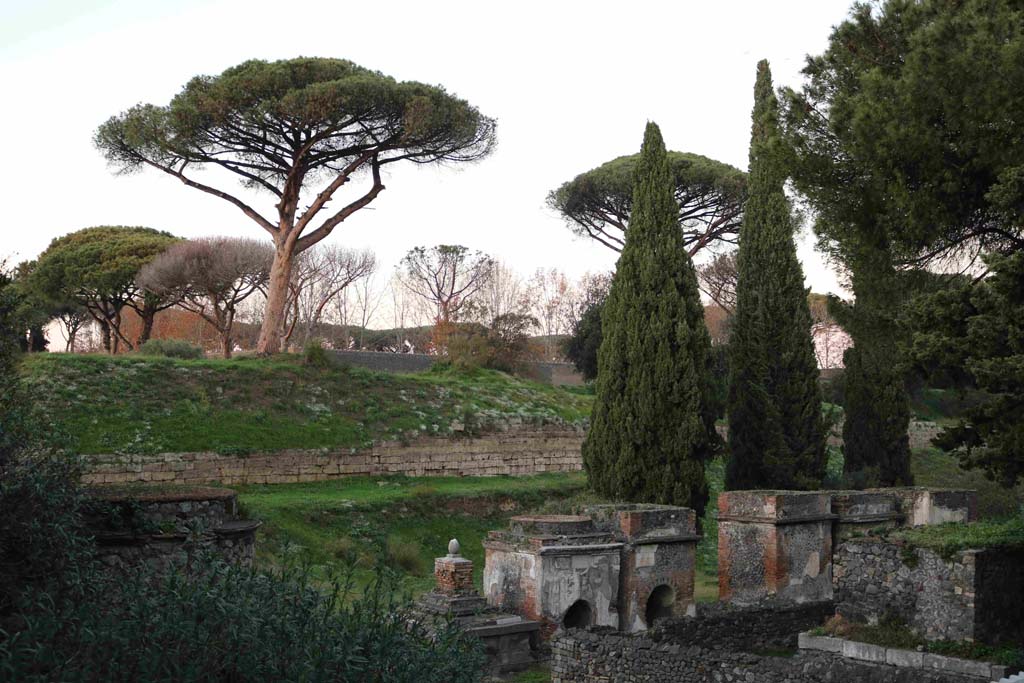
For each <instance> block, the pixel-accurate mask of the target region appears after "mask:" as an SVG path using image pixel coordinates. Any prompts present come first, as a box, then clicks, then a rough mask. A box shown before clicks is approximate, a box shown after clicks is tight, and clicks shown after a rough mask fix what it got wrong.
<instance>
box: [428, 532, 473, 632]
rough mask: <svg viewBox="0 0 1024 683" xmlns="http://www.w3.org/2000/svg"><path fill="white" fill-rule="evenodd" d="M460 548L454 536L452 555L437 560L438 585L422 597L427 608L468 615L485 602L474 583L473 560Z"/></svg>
mask: <svg viewBox="0 0 1024 683" xmlns="http://www.w3.org/2000/svg"><path fill="white" fill-rule="evenodd" d="M460 550H461V548H460V546H459V542H458V541H457V540H455V539H454V538H453V539H452V540H451V541H449V542H448V555H446V556H445V557H438V558H436V559H435V560H434V579H435V580H436V581H437V586H436V587H435V588H434V590H433V591H431V592H429V593H427V594H425V595H424V596H423V597H422V598H421V599H420V604H421V605H422V606H423V607H424V609H426V610H427V611H429V612H434V613H437V614H451V615H453V616H466V615H469V614H473V613H474V612H477V611H479V610H481V609H483V607H484V606H485V602H484V599H483V598H482V597H481V596H480V594H479V593H477V591H476V589H475V588H474V587H473V562H472V561H471V560H467V559H466V558H464V557H462V555H460V554H459V552H460Z"/></svg>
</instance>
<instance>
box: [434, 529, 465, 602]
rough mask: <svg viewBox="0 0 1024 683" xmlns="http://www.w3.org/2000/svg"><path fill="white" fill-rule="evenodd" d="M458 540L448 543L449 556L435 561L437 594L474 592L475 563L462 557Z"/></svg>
mask: <svg viewBox="0 0 1024 683" xmlns="http://www.w3.org/2000/svg"><path fill="white" fill-rule="evenodd" d="M460 551H461V547H460V546H459V542H458V541H457V540H456V539H454V538H453V539H452V540H451V541H449V542H448V555H447V556H445V557H438V558H437V559H435V560H434V579H435V580H436V581H437V592H439V593H444V594H445V595H455V594H457V593H465V592H473V563H472V562H471V561H470V560H467V559H466V558H464V557H462V556H461V555H460V554H459V552H460Z"/></svg>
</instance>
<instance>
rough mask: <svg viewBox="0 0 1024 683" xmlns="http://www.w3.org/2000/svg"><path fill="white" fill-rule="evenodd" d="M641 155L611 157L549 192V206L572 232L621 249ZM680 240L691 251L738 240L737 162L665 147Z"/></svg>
mask: <svg viewBox="0 0 1024 683" xmlns="http://www.w3.org/2000/svg"><path fill="white" fill-rule="evenodd" d="M639 158H640V155H639V154H633V155H630V156H622V157H619V158H617V159H613V160H611V161H609V162H607V163H605V164H602V165H601V166H598V167H597V168H595V169H592V170H590V171H587V172H586V173H581V174H580V175H578V176H576V177H575V178H573V179H572V180H570V181H569V182H567V183H564V184H562V185H561V186H560V187H559V188H558V189H555V190H552V191H551V192H550V193H549V194H548V198H547V203H548V206H549V207H551V208H552V209H554V210H555V211H557V212H559V213H560V214H562V216H563V217H565V219H566V222H567V223H568V224H569V227H570V229H572V231H573V232H574V233H576V234H577V235H580V236H584V237H590V238H592V239H595V240H597V241H598V242H600V243H601V244H604V245H605V246H606V247H609V248H611V249H614V250H616V251H621V250H622V246H623V244H624V243H625V237H626V235H625V232H626V229H627V228H628V226H629V217H630V214H631V212H632V209H633V175H634V172H635V170H636V165H637V162H638V161H639ZM668 160H669V165H670V167H671V170H672V173H673V176H674V177H675V197H676V201H677V202H678V203H679V221H680V224H681V225H682V228H683V233H684V236H685V237H684V243H685V244H686V246H687V248H688V249H689V250H690V254H691V255H693V254H695V253H696V252H698V251H700V250H701V249H702V248H704V247H706V246H708V245H710V244H712V243H726V244H736V240H737V237H738V234H739V227H740V223H741V221H742V213H743V204H744V202H745V201H746V198H747V176H746V174H745V173H744V172H742V171H740V170H739V169H737V168H734V167H732V166H729V165H728V164H723V163H722V162H720V161H715V160H714V159H709V158H707V157H704V156H701V155H699V154H690V153H688V152H668Z"/></svg>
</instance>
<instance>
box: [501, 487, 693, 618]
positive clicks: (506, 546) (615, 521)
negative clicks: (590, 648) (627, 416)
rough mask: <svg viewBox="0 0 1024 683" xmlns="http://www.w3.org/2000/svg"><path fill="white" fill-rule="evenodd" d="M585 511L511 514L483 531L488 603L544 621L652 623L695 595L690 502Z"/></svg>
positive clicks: (678, 609) (676, 611)
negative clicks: (499, 526)
mask: <svg viewBox="0 0 1024 683" xmlns="http://www.w3.org/2000/svg"><path fill="white" fill-rule="evenodd" d="M586 512H587V514H586V515H580V516H552V515H546V516H523V517H514V518H513V519H512V521H511V523H510V527H509V529H508V530H506V531H492V532H491V533H490V534H489V535H488V538H487V539H486V540H485V541H484V548H485V551H486V564H485V566H484V592H485V597H486V598H487V602H488V604H489V605H490V606H492V607H494V608H497V609H505V610H510V611H513V612H516V613H518V614H522V615H524V616H526V617H529V618H530V619H535V620H537V621H539V622H541V623H542V624H543V628H542V631H543V633H544V634H545V635H550V634H551V633H553V632H554V631H555V630H556V629H557V628H559V626H564V627H566V628H579V627H589V626H609V627H612V628H615V629H619V630H622V631H639V630H644V629H646V628H648V626H650V625H651V624H653V623H654V621H655V620H656V619H660V618H665V617H671V616H677V615H681V614H685V613H686V611H687V609H688V608H689V607H690V606H691V605H692V604H693V579H694V573H695V571H694V570H695V565H694V562H695V555H696V543H697V540H698V538H699V537H698V536H697V534H696V520H695V517H694V512H693V510H690V509H688V508H678V507H671V506H655V505H600V506H593V507H591V508H588V509H587V510H586Z"/></svg>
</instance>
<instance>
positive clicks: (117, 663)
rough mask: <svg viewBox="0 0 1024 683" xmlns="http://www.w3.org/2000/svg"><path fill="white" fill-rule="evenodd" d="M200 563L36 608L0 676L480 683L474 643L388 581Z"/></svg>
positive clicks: (10, 645) (0, 650)
mask: <svg viewBox="0 0 1024 683" xmlns="http://www.w3.org/2000/svg"><path fill="white" fill-rule="evenodd" d="M199 567H200V570H201V571H199V572H198V573H197V574H193V575H192V576H191V577H188V578H186V577H184V576H183V575H181V574H180V573H171V574H168V575H166V576H165V577H163V578H161V579H159V580H154V575H152V574H148V573H146V572H138V573H136V574H133V575H130V576H128V577H126V578H122V579H120V580H119V585H118V586H117V587H116V588H115V587H113V586H107V587H106V588H107V590H106V591H97V592H96V593H95V594H93V595H90V596H88V597H87V599H85V600H81V601H78V602H77V603H75V604H59V603H58V604H53V603H51V602H49V601H47V600H40V601H39V605H38V610H37V612H36V614H34V615H33V617H32V618H31V619H29V620H27V623H26V627H25V628H24V629H23V630H22V631H21V632H20V633H18V634H17V635H16V637H15V638H11V639H8V640H7V641H6V642H3V643H0V671H4V672H5V674H7V675H8V676H9V680H19V681H29V682H35V681H38V682H42V681H51V680H61V681H101V680H102V681H126V682H127V681H140V682H147V681H181V682H186V683H187V682H190V681H233V682H238V683H242V682H248V681H344V682H349V681H351V682H353V683H354V682H356V681H376V682H379V683H385V682H387V683H414V682H416V683H449V682H454V683H463V682H465V683H471V682H475V681H479V680H480V672H481V670H482V668H483V661H484V658H483V653H482V648H481V646H480V644H479V641H477V640H475V639H473V638H472V637H470V636H466V635H464V634H463V633H462V632H460V631H459V630H458V628H457V627H456V626H455V625H453V624H450V623H438V624H432V625H431V626H432V632H428V630H427V628H426V627H425V625H423V624H416V623H412V622H411V621H410V618H411V614H410V612H409V610H408V607H407V605H406V603H404V602H403V601H402V600H399V599H398V598H396V597H395V596H396V588H397V585H396V581H397V580H396V579H395V578H394V577H393V576H386V575H380V576H378V578H377V580H376V581H374V582H373V583H372V584H371V585H370V587H369V588H368V589H367V590H366V592H365V594H364V595H363V596H362V597H360V598H354V596H353V595H352V592H351V588H352V585H353V582H352V573H351V572H349V573H347V574H346V575H343V576H337V577H334V579H333V580H332V581H331V584H330V586H329V587H328V588H327V589H326V590H324V591H321V590H318V589H316V588H314V587H313V586H312V584H311V583H310V580H309V573H308V571H306V570H305V569H304V568H297V567H295V566H286V567H284V568H282V569H281V570H279V571H276V572H262V571H256V570H251V569H243V568H239V567H234V566H228V565H224V564H220V563H216V562H210V563H209V564H201V565H199ZM111 591H115V592H114V593H111ZM111 594H113V595H117V596H119V597H120V599H113V600H112V599H110V596H111Z"/></svg>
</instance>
